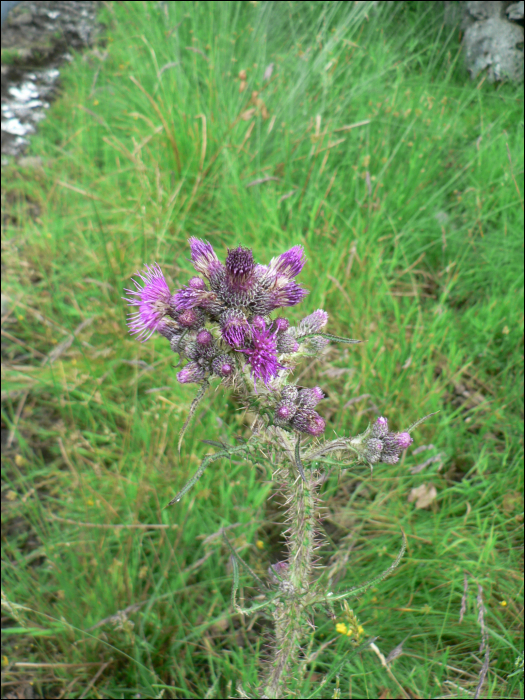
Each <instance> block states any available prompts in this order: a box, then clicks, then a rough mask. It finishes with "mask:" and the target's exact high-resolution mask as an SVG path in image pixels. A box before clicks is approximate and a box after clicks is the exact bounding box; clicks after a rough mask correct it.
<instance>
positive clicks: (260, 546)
mask: <svg viewBox="0 0 525 700" xmlns="http://www.w3.org/2000/svg"><path fill="white" fill-rule="evenodd" d="M255 546H256V547H257V549H264V542H263V541H262V540H257V542H256V543H255Z"/></svg>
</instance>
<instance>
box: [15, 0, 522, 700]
mask: <svg viewBox="0 0 525 700" xmlns="http://www.w3.org/2000/svg"><path fill="white" fill-rule="evenodd" d="M440 6H441V4H440V3H432V2H418V3H395V8H394V6H393V4H392V3H378V4H377V6H375V4H374V3H366V2H363V3H354V2H346V3H339V2H181V1H179V2H176V3H172V2H167V3H162V2H107V3H104V5H103V7H102V9H101V14H100V21H101V22H103V23H104V25H105V27H106V30H105V32H104V35H103V38H102V39H101V40H100V41H99V43H98V45H97V47H96V48H93V49H91V50H88V51H86V52H84V54H83V55H81V54H78V55H75V57H74V60H73V61H72V63H71V64H70V65H68V66H66V67H65V68H64V70H63V79H62V94H61V96H60V99H58V100H57V101H56V102H55V103H54V104H53V106H52V107H51V109H50V111H49V114H48V118H47V119H46V120H45V121H44V122H43V123H42V124H41V126H40V128H39V131H38V134H36V136H35V137H34V138H33V139H32V144H31V149H30V153H31V154H32V155H36V156H39V157H40V159H41V160H40V161H37V162H36V164H35V162H34V161H33V162H32V163H33V165H32V166H31V165H28V166H27V167H25V168H21V167H20V166H18V165H17V164H16V163H13V164H11V165H9V166H8V167H6V168H3V172H2V176H3V186H2V222H3V233H2V253H3V275H2V280H3V282H2V284H3V292H4V302H3V305H2V336H3V338H2V340H3V350H2V358H3V365H2V380H3V383H2V450H3V468H2V469H3V470H2V527H3V536H2V573H3V593H2V600H3V618H2V621H3V625H2V626H3V656H2V666H3V684H4V690H3V692H4V697H8V695H7V694H5V693H12V695H11V697H20V695H14V693H17V692H18V693H20V692H22V690H20V689H21V688H22V689H23V688H24V686H25V687H26V690H23V692H27V693H31V692H33V693H34V695H35V696H36V697H48V698H51V697H55V698H62V697H68V698H100V697H105V698H129V697H135V698H139V697H140V698H160V697H163V698H175V697H178V698H202V697H227V696H228V695H229V694H231V695H235V692H236V691H235V687H236V684H237V683H238V682H242V684H243V685H244V687H245V689H248V688H249V687H250V684H255V683H256V681H257V670H258V668H260V663H261V661H262V660H263V659H264V656H265V653H266V651H265V644H266V641H267V637H268V632H269V629H270V628H269V625H268V622H267V621H265V620H264V619H263V618H260V617H259V618H253V619H243V618H242V617H240V616H238V615H234V614H232V611H231V607H230V601H229V596H230V585H231V569H230V568H229V562H228V553H227V551H225V549H224V547H223V545H222V542H221V538H220V536H219V535H220V530H221V528H222V527H227V528H228V532H229V535H230V538H231V539H232V541H233V542H234V544H235V546H236V547H237V549H238V550H239V551H240V552H242V554H243V556H244V557H246V558H247V559H248V560H249V562H250V564H251V566H252V567H254V568H255V569H256V570H257V571H258V572H259V573H262V574H264V572H265V571H266V569H267V567H268V566H269V565H270V564H271V563H274V562H275V561H277V560H278V559H279V556H280V548H281V545H282V541H281V538H280V533H281V531H282V523H281V521H280V519H279V509H278V507H277V506H276V504H275V502H274V501H273V500H270V501H267V497H268V496H269V494H270V493H271V489H272V485H271V483H270V480H269V475H268V474H264V473H263V472H262V471H259V472H257V471H256V470H255V469H254V468H253V467H252V466H251V465H250V464H248V463H246V462H238V463H226V462H219V463H216V464H215V465H214V466H213V468H211V469H210V470H209V471H208V472H207V473H206V474H205V476H204V477H203V479H202V480H201V482H199V484H198V485H197V486H196V487H194V489H193V490H192V491H191V492H190V493H189V494H188V496H187V497H186V498H185V499H183V501H182V502H181V504H180V505H178V506H176V507H172V508H170V509H166V510H165V509H164V506H165V504H166V503H167V502H168V501H169V500H170V498H172V496H173V495H174V494H175V493H176V491H177V490H178V489H179V488H180V487H181V486H182V485H183V483H184V482H185V480H186V479H187V478H188V476H189V475H191V474H192V473H193V472H194V470H195V469H196V466H197V465H198V463H199V461H200V459H201V458H202V457H203V455H205V454H207V452H208V451H209V450H210V448H209V446H206V445H205V444H203V443H202V440H203V439H212V440H213V439H215V440H225V441H228V442H231V443H233V442H234V436H235V435H247V434H248V425H249V420H248V418H247V416H246V415H245V413H244V412H243V411H242V410H241V407H240V406H239V405H238V403H237V402H236V401H235V398H234V397H232V396H229V395H227V394H225V393H224V391H222V390H220V391H217V392H215V393H212V394H211V396H210V400H209V402H208V403H207V404H206V405H203V406H202V407H201V409H200V411H199V412H198V415H197V420H196V421H195V422H194V423H193V425H192V427H191V428H190V429H189V430H188V432H187V434H186V438H185V443H184V446H183V451H182V455H181V457H179V455H178V453H177V449H176V445H177V436H178V432H179V428H180V426H181V424H182V422H183V421H184V418H185V416H186V414H187V412H188V408H189V405H190V403H191V400H192V398H193V396H194V393H195V391H194V389H193V388H192V387H191V386H181V385H179V384H178V383H177V381H176V379H175V373H176V370H174V369H173V365H174V364H175V362H174V360H175V356H174V355H173V354H172V353H170V351H169V346H168V344H167V343H166V342H165V341H164V340H163V339H161V338H157V339H152V340H150V341H149V342H147V343H145V344H142V345H141V344H139V343H138V342H136V341H135V340H133V339H132V338H131V337H129V335H128V333H127V328H126V311H127V309H126V306H125V303H124V302H123V301H122V300H121V297H122V296H123V289H124V287H127V286H128V285H129V278H130V276H131V275H132V274H133V273H134V272H135V270H137V269H139V268H140V267H141V266H142V264H143V263H145V262H147V263H151V262H153V261H156V262H158V263H159V264H160V265H161V266H162V269H163V270H164V272H165V273H166V275H167V277H168V278H169V282H170V285H171V286H172V288H173V289H175V288H177V287H179V286H180V285H182V284H184V283H185V282H186V280H187V279H188V277H189V276H190V275H191V274H192V267H191V265H190V263H189V261H188V247H187V239H188V237H189V236H191V235H193V236H198V237H201V238H206V239H208V240H209V241H210V242H212V244H213V245H214V246H215V248H216V250H217V251H218V252H219V254H221V255H223V254H224V253H225V251H226V249H227V247H234V246H236V245H240V244H242V245H245V246H250V247H252V248H253V249H254V252H255V257H256V259H257V260H258V261H260V262H262V263H266V262H268V261H269V259H270V258H271V257H272V256H274V255H276V254H278V253H280V252H282V251H284V250H286V249H287V248H288V247H291V246H292V245H295V244H302V245H303V246H304V248H305V251H306V255H307V257H308V264H307V266H306V267H305V269H304V271H303V273H302V274H301V282H302V283H303V284H304V286H305V287H306V288H308V289H309V290H310V294H309V296H308V297H307V298H306V300H305V301H304V302H303V304H302V305H301V306H300V307H298V308H294V309H290V312H289V314H288V315H289V317H290V318H291V319H299V318H301V317H302V316H304V315H305V314H307V313H310V312H311V311H313V310H314V309H316V308H325V309H326V310H327V311H328V312H329V314H330V324H329V327H328V330H329V332H332V333H335V334H339V335H349V336H351V337H354V338H362V339H364V340H366V341H367V342H366V343H363V344H361V345H359V346H353V347H351V348H350V349H348V348H344V347H341V346H336V347H331V348H330V349H329V351H328V352H327V353H326V355H325V357H324V358H323V360H322V361H315V362H311V363H310V364H308V363H305V365H304V367H303V369H302V371H301V372H300V373H299V374H298V375H297V379H298V380H299V382H300V383H302V384H305V385H308V386H314V385H316V384H317V385H320V386H321V387H322V388H323V390H324V391H325V392H326V393H327V395H328V398H327V400H326V401H325V402H324V403H323V406H324V409H323V411H322V413H323V415H324V416H325V417H326V418H327V420H328V426H329V427H328V430H327V435H328V437H330V436H331V435H333V433H334V431H335V432H336V433H338V434H342V433H344V434H347V435H348V434H355V433H357V432H361V431H363V430H364V429H365V428H366V426H367V424H368V422H369V421H370V420H373V419H374V418H375V417H376V416H377V415H386V416H388V417H389V419H390V421H391V423H392V424H393V426H394V427H395V428H398V429H401V428H405V427H407V426H408V425H409V424H410V423H412V422H413V421H414V420H416V419H417V418H419V417H421V416H423V415H425V414H427V413H430V412H432V411H438V410H439V411H440V413H439V414H438V415H437V416H435V417H433V418H432V419H431V420H429V421H428V422H427V423H425V424H424V425H423V426H422V427H421V428H420V429H418V431H417V435H416V442H415V445H414V447H415V448H418V447H419V448H420V449H421V450H422V451H421V452H420V453H419V454H418V453H417V450H412V452H410V451H409V453H408V455H407V457H406V459H405V460H404V461H403V462H401V463H400V464H398V465H395V466H388V465H378V466H377V468H376V469H375V470H374V473H373V474H370V473H369V470H367V469H365V468H363V467H359V468H355V467H354V468H352V467H350V468H348V469H346V470H345V471H340V470H338V469H335V470H334V471H332V472H331V473H330V475H329V478H328V480H327V481H326V483H325V485H324V487H323V498H324V505H325V506H326V509H325V511H324V514H323V522H322V527H323V531H324V533H325V536H326V543H325V546H324V548H323V550H322V552H321V556H322V563H323V564H325V565H327V566H330V567H332V575H333V577H334V581H335V580H337V581H338V583H339V584H340V585H342V584H346V585H352V584H354V583H359V582H360V581H362V580H364V579H368V578H371V577H372V576H374V575H375V574H377V573H378V572H379V571H380V570H382V569H383V568H385V564H387V563H388V562H389V561H390V560H391V559H393V557H394V556H395V553H396V552H397V550H398V547H399V543H400V528H401V527H402V528H403V529H404V530H405V531H406V533H407V536H408V543H409V548H408V552H407V554H406V555H405V557H404V559H403V561H402V564H401V565H400V567H399V568H398V570H397V571H396V573H395V574H394V575H393V576H392V577H390V578H389V579H387V580H386V581H384V582H383V583H382V584H381V585H380V586H379V587H378V588H376V589H372V590H369V591H368V592H367V593H366V594H365V595H363V596H362V597H361V598H359V599H358V600H356V601H355V603H354V608H353V609H354V612H355V614H356V615H357V616H358V618H359V621H360V623H361V624H362V625H363V627H364V628H365V633H366V635H368V637H371V638H377V639H376V644H377V646H378V648H379V649H380V650H381V651H382V652H383V654H384V655H385V656H387V655H388V654H389V653H390V652H392V651H393V650H395V648H396V647H398V645H402V647H400V649H398V651H399V650H402V654H400V655H398V656H397V658H395V659H394V660H392V661H390V662H389V664H388V668H385V667H384V666H383V665H382V664H381V662H380V659H379V658H378V657H377V655H375V654H374V653H372V651H370V650H369V649H367V650H364V651H360V652H358V653H356V652H355V650H354V647H352V645H351V643H350V640H349V639H348V638H347V637H346V636H342V635H341V634H338V632H337V631H336V629H335V624H334V622H332V621H330V620H327V619H326V618H323V617H322V616H320V617H319V618H316V620H315V624H316V628H315V631H312V640H311V642H312V646H311V648H310V651H309V652H308V651H307V653H308V654H310V656H308V659H309V663H308V666H307V670H308V672H307V675H306V678H305V681H304V683H303V685H302V686H301V687H299V688H297V689H296V694H297V696H298V697H303V698H306V697H339V695H337V693H341V695H340V696H341V697H352V698H368V697H370V698H379V697H380V698H392V697H412V698H417V697H420V698H421V697H458V698H459V697H461V698H463V697H464V698H467V697H472V694H473V692H474V690H475V688H476V686H477V684H478V680H479V674H480V670H481V667H482V664H483V658H484V656H483V655H484V653H485V652H484V651H480V643H481V636H482V630H481V628H480V624H479V622H478V606H477V604H476V597H477V596H478V595H479V589H478V585H481V587H482V600H483V605H484V608H485V618H484V619H485V625H486V628H487V633H488V641H489V645H490V669H489V673H488V676H487V679H486V681H485V686H484V688H483V690H482V695H484V696H486V697H507V698H508V697H523V615H522V613H523V599H522V590H523V589H522V571H523V569H522V548H523V540H522V526H523V497H522V487H523V469H522V467H523V465H522V448H523V437H522V419H523V413H522V394H523V383H522V382H523V344H522V343H523V291H522V290H523V286H522V285H523V87H522V86H521V87H516V86H515V85H509V84H503V85H501V84H499V85H490V84H488V83H487V82H485V81H484V79H483V76H480V78H479V80H478V81H477V82H471V81H470V80H469V78H468V75H467V73H466V71H465V70H464V68H463V66H462V56H461V52H460V42H459V36H458V33H457V31H455V30H452V29H450V28H447V27H445V26H444V25H443V23H442V16H441V12H440V10H439V7H440ZM270 66H272V68H270ZM30 162H31V161H30ZM424 446H426V449H423V447H424ZM421 465H424V466H421ZM416 467H417V468H416ZM465 582H466V583H465ZM245 584H246V585H245V588H244V596H245V598H246V600H248V599H249V598H250V597H251V596H254V595H257V594H258V591H257V590H256V589H253V588H252V587H250V585H251V584H250V582H249V581H248V580H246V581H245ZM462 599H464V601H465V602H466V612H465V615H464V618H463V621H462V622H460V621H459V620H460V609H461V605H462ZM315 652H319V653H317V654H316V655H315V656H313V655H312V654H314V653H315ZM393 656H394V657H395V656H396V654H394V655H393ZM341 663H342V664H343V665H342V666H341ZM336 669H339V673H338V674H334V673H332V675H331V679H330V681H329V682H327V683H326V684H325V685H324V686H322V687H321V680H322V679H323V678H324V677H325V676H326V674H327V673H330V672H331V671H334V670H336ZM27 684H30V686H31V687H32V690H28V688H29V686H28V685H27ZM337 688H339V689H337ZM25 697H30V695H25Z"/></svg>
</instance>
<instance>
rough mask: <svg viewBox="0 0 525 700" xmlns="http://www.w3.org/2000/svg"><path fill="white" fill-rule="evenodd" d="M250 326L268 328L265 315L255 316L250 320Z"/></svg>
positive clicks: (260, 329) (259, 328) (261, 328)
mask: <svg viewBox="0 0 525 700" xmlns="http://www.w3.org/2000/svg"><path fill="white" fill-rule="evenodd" d="M250 326H251V327H252V328H257V330H259V331H262V330H264V329H265V328H266V321H265V320H264V317H263V316H254V317H253V318H252V320H251V321H250Z"/></svg>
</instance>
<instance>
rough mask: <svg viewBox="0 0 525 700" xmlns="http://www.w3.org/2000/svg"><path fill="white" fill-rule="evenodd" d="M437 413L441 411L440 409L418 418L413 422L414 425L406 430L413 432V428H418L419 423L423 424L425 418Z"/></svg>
mask: <svg viewBox="0 0 525 700" xmlns="http://www.w3.org/2000/svg"><path fill="white" fill-rule="evenodd" d="M436 413H439V411H434V413H429V414H428V416H424V417H423V418H420V419H419V420H417V421H416V422H415V423H412V425H411V426H410V428H408V430H405V432H406V433H411V432H412V431H413V430H415V429H416V428H417V426H418V425H421V423H422V422H423V421H424V420H426V419H427V418H430V416H435V415H436Z"/></svg>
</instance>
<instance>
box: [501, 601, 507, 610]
mask: <svg viewBox="0 0 525 700" xmlns="http://www.w3.org/2000/svg"><path fill="white" fill-rule="evenodd" d="M500 605H501V607H502V608H506V607H507V601H506V600H502V601H501V602H500Z"/></svg>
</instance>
